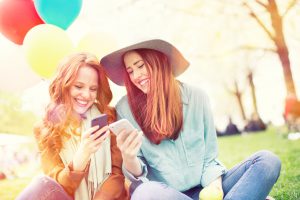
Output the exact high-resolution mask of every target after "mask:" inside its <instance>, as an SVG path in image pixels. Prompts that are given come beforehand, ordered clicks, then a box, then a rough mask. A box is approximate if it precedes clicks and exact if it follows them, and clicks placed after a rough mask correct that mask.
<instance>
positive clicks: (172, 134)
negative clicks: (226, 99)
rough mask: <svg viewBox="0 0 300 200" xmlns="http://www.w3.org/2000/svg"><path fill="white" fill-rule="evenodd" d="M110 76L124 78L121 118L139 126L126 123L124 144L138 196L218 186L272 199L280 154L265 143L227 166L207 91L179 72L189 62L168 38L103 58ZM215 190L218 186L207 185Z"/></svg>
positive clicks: (191, 193)
mask: <svg viewBox="0 0 300 200" xmlns="http://www.w3.org/2000/svg"><path fill="white" fill-rule="evenodd" d="M100 63H101V64H102V65H103V66H104V68H105V70H106V71H107V74H108V76H109V78H110V79H111V80H112V81H113V82H115V83H116V84H118V85H124V84H125V86H126V89H127V96H124V97H123V98H122V99H121V100H120V101H119V102H118V104H117V106H116V110H117V114H118V118H126V119H128V120H129V121H130V122H131V123H132V124H133V125H134V126H135V127H136V128H137V130H135V131H133V132H129V133H128V132H126V131H125V130H124V131H122V132H121V133H120V134H118V136H117V144H118V146H119V148H120V150H121V153H122V157H123V172H124V174H125V175H126V176H127V177H128V178H129V179H130V180H131V181H132V187H131V192H132V197H131V199H133V200H138V199H143V200H150V199H151V200H152V199H153V200H165V199H172V200H177V199H178V200H179V199H180V200H191V199H194V200H199V192H200V191H202V189H203V192H204V191H205V190H206V191H211V190H214V191H216V192H217V193H218V194H219V197H218V198H219V199H221V198H223V197H224V199H239V200H240V199H247V200H252V199H253V200H262V199H265V198H266V196H267V195H268V193H269V192H270V190H271V189H272V187H273V185H274V183H275V182H276V180H277V178H278V177H279V173H280V166H281V164H280V160H279V159H278V157H277V156H276V155H274V154H273V153H271V152H269V151H259V152H257V153H255V154H254V155H252V156H251V157H249V158H248V159H246V160H245V161H244V162H243V163H241V164H239V165H237V166H236V167H234V168H232V169H230V170H228V171H227V170H226V169H225V167H224V166H223V165H222V164H221V163H220V162H219V161H218V159H217V156H218V148H217V137H216V131H215V127H214V123H213V117H212V113H211V110H210V105H209V100H208V97H207V95H206V94H205V93H204V92H203V91H202V90H200V89H199V88H197V87H192V86H190V85H188V84H186V83H182V82H180V81H178V80H176V79H175V77H176V76H178V75H180V74H182V73H183V72H184V71H185V70H186V69H187V68H188V66H189V63H188V62H187V61H186V59H185V58H184V57H183V56H182V54H181V53H180V52H179V51H178V50H177V49H176V48H175V47H174V46H173V45H171V44H170V43H168V42H166V41H163V40H149V41H144V42H140V43H137V44H134V45H131V46H128V47H125V48H123V49H120V50H118V51H115V52H113V53H111V54H109V55H107V56H105V57H104V58H102V59H101V61H100ZM208 193H209V194H212V192H208Z"/></svg>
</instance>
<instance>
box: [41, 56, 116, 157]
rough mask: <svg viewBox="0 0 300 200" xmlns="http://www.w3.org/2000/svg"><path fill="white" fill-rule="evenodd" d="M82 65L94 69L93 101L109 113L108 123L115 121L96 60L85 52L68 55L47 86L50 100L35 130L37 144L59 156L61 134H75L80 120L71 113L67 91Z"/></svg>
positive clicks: (105, 83) (107, 87)
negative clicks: (95, 73) (95, 93)
mask: <svg viewBox="0 0 300 200" xmlns="http://www.w3.org/2000/svg"><path fill="white" fill-rule="evenodd" d="M82 66H89V67H92V68H93V69H95V70H96V71H97V74H98V89H97V97H96V102H95V104H96V106H97V108H98V109H99V111H100V112H101V113H106V114H107V115H108V120H109V122H112V121H114V120H115V110H114V108H112V107H110V106H109V103H110V101H111V99H112V93H111V90H110V87H109V83H108V79H107V77H106V74H105V71H104V70H103V68H102V66H101V65H100V63H99V62H98V59H97V58H96V57H95V56H93V55H91V54H88V53H77V54H73V55H70V56H68V57H66V58H65V59H64V60H63V61H62V62H61V63H60V65H59V67H58V70H57V73H56V75H55V76H54V79H53V80H52V82H51V84H50V86H49V94H50V99H51V101H50V103H49V104H48V106H47V108H46V114H45V116H44V118H43V123H42V125H40V127H39V128H38V129H35V130H36V132H35V134H36V136H37V139H38V143H39V147H40V149H43V150H44V151H51V152H52V151H53V152H54V154H55V155H58V153H59V152H60V150H61V148H62V136H67V137H68V136H69V135H70V134H78V133H77V130H78V127H79V126H80V123H81V120H82V119H81V116H79V115H75V114H74V112H73V108H72V103H71V97H70V92H69V91H70V87H71V86H72V84H73V83H74V81H75V79H76V76H77V73H78V70H79V69H80V67H82Z"/></svg>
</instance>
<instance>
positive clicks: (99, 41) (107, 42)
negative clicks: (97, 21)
mask: <svg viewBox="0 0 300 200" xmlns="http://www.w3.org/2000/svg"><path fill="white" fill-rule="evenodd" d="M116 48H117V44H116V42H115V40H114V39H113V37H112V36H110V35H108V34H106V33H102V32H91V33H88V34H86V35H84V36H83V37H82V38H81V39H80V41H79V43H78V46H77V50H80V51H86V52H89V53H93V54H94V55H96V56H97V58H98V59H100V58H102V57H103V56H105V55H106V54H108V53H110V52H112V51H113V50H115V49H116Z"/></svg>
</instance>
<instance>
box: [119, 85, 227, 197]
mask: <svg viewBox="0 0 300 200" xmlns="http://www.w3.org/2000/svg"><path fill="white" fill-rule="evenodd" d="M180 89H181V99H182V103H183V129H182V131H181V132H180V134H179V137H178V138H177V139H176V140H172V139H165V140H162V141H161V143H160V144H159V145H156V144H153V143H151V142H150V141H149V140H148V139H147V138H146V137H145V136H143V139H142V146H141V149H140V151H139V153H138V157H139V159H140V163H141V166H142V168H143V173H142V175H141V176H140V177H134V176H133V175H132V174H131V173H129V172H128V171H127V170H126V169H125V167H124V166H123V172H124V175H125V176H126V177H127V178H129V180H130V181H138V180H142V181H146V180H147V179H148V180H151V181H159V182H163V183H165V184H167V185H169V186H171V187H173V188H175V189H176V190H178V191H186V190H188V189H190V188H193V187H195V186H198V185H201V186H202V187H205V186H207V185H208V184H209V183H211V182H212V181H214V180H215V179H217V178H218V177H219V176H221V175H222V174H224V173H225V172H226V169H225V167H224V166H223V165H222V164H221V163H220V162H219V161H218V160H217V155H218V147H217V137H216V131H215V127H214V122H213V117H212V112H211V110H210V105H209V100H208V96H207V95H206V94H205V93H203V91H202V90H200V89H198V88H196V87H192V86H189V85H187V84H185V83H180ZM116 110H117V114H118V118H119V119H120V118H126V119H128V120H129V121H130V122H131V123H132V125H133V126H135V128H137V129H138V130H141V128H140V127H139V125H138V124H137V122H136V121H135V119H134V117H133V115H132V113H131V111H130V107H129V104H128V99H127V96H124V97H122V98H121V100H120V101H119V102H118V103H117V105H116Z"/></svg>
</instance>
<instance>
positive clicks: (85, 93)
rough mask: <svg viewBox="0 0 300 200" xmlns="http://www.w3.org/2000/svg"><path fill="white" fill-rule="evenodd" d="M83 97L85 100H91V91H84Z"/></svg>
mask: <svg viewBox="0 0 300 200" xmlns="http://www.w3.org/2000/svg"><path fill="white" fill-rule="evenodd" d="M81 96H82V97H83V98H85V99H88V98H90V96H91V93H90V90H89V89H84V90H82V92H81Z"/></svg>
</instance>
